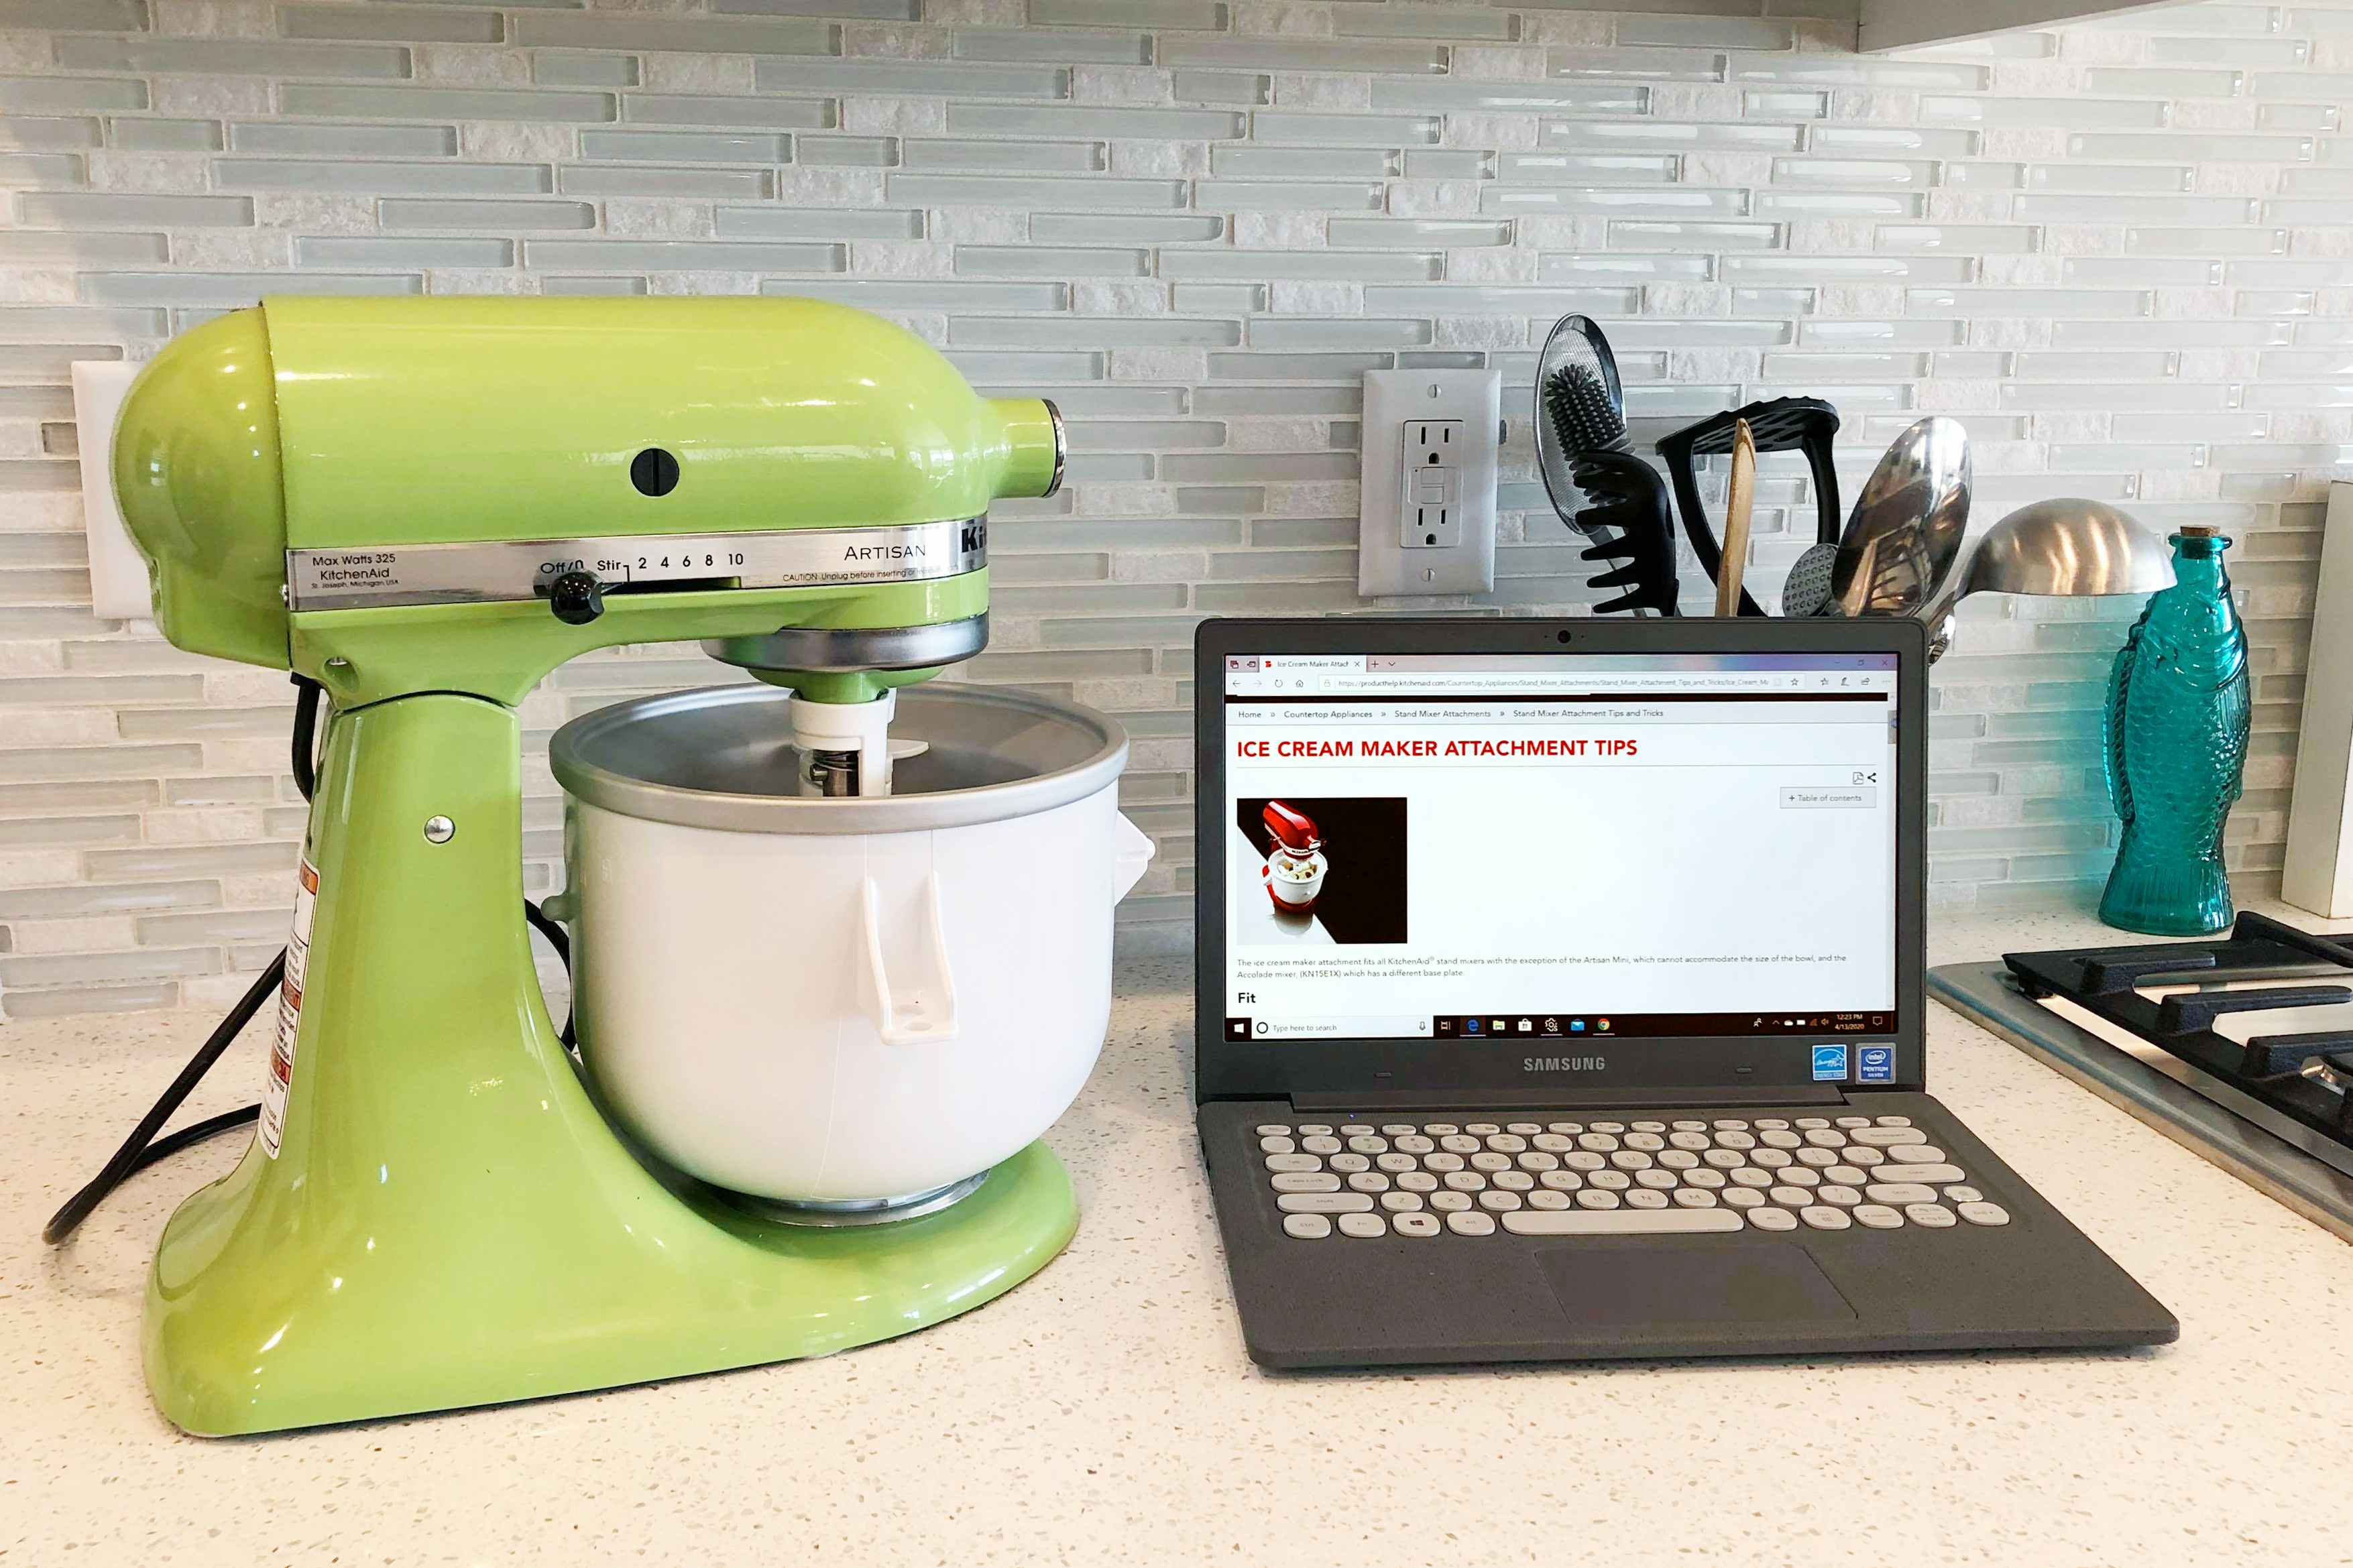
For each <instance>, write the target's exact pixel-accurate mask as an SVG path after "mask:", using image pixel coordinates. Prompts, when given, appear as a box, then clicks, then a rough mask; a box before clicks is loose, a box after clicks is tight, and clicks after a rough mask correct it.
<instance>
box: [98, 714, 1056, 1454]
mask: <svg viewBox="0 0 2353 1568" xmlns="http://www.w3.org/2000/svg"><path fill="white" fill-rule="evenodd" d="M516 739H517V725H516V719H515V715H514V714H513V713H512V711H510V710H507V709H504V708H502V707H500V706H499V705H497V704H495V703H491V702H486V701H482V700H477V699H474V698H469V697H459V696H453V695H448V694H440V693H437V694H432V695H426V696H417V697H406V698H401V699H397V700H393V701H388V702H382V703H376V704H372V705H370V706H367V707H363V708H357V709H353V710H348V711H343V712H339V713H338V714H337V715H336V716H335V719H334V722H333V725H332V730H331V731H330V734H329V738H328V746H327V757H326V760H325V763H323V764H322V767H321V770H320V788H319V791H318V796H317V803H316V805H315V806H314V809H313V814H312V827H311V840H310V842H309V844H308V845H307V846H306V858H307V859H308V860H309V861H310V863H311V865H312V866H313V867H315V868H316V870H317V883H318V904H317V912H316V916H315V921H314V923H313V926H312V934H311V944H310V948H309V952H308V960H307V964H306V973H305V976H304V979H303V982H302V985H301V992H302V994H301V995H300V997H299V999H296V1000H295V1001H294V1007H295V1011H296V1016H297V1017H298V1018H299V1023H298V1025H297V1038H296V1044H297V1046H298V1047H299V1048H298V1049H296V1050H295V1051H294V1052H293V1055H292V1061H291V1070H290V1074H289V1075H288V1082H287V1088H286V1100H285V1112H284V1118H283V1122H282V1131H281V1133H280V1141H279V1147H278V1149H277V1152H276V1153H275V1154H274V1155H273V1154H272V1153H271V1152H269V1150H268V1149H267V1148H265V1147H264V1145H263V1143H262V1142H261V1141H260V1140H259V1139H257V1140H256V1141H255V1142H254V1144H253V1145H252V1146H251V1147H250V1148H248V1150H247V1151H246V1154H245V1158H244V1160H243V1161H242V1162H241V1163H239V1164H238V1165H237V1169H236V1170H235V1171H233V1172H232V1173H230V1174H229V1175H228V1176H227V1177H226V1178H224V1179H223V1180H221V1181H219V1182H216V1183H214V1184H212V1185H210V1186H208V1187H206V1188H204V1189H202V1190H201V1191H199V1192H197V1193H196V1194H195V1195H193V1196H192V1197H190V1198H189V1199H188V1200H187V1201H186V1202H185V1203H184V1204H182V1205H180V1207H179V1209H178V1210H177V1212H175V1213H174V1215H172V1218H171V1220H170V1222H169V1223H168V1224H167V1225H166V1226H165V1227H164V1237H163V1240H162V1242H161V1244H160V1245H159V1246H158V1247H157V1249H156V1255H155V1263H154V1268H153V1271H152V1272H151V1274H150V1276H149V1279H148V1290H147V1304H146V1321H145V1328H144V1334H143V1341H144V1349H145V1360H146V1369H147V1384H148V1387H149V1389H150V1391H151V1392H152V1393H153V1395H154V1398H155V1403H156V1405H157V1406H158V1407H159V1408H160V1409H161V1410H162V1411H163V1413H164V1415H166V1416H167V1417H169V1418H170V1419H171V1420H172V1421H173V1422H174V1424H176V1425H178V1426H181V1427H183V1428H185V1429H186V1430H188V1431H190V1432H194V1433H198V1434H202V1435H206V1436H222V1435H228V1434H237V1433H253V1432H269V1431H276V1430H280V1429H284V1428H287V1427H296V1426H321V1425H325V1424H328V1423H332V1422H342V1421H360V1420H367V1419H371V1418H375V1417H380V1416H387V1415H407V1414H411V1413H416V1412H420V1411H428V1410H448V1409H457V1408H460V1407H463V1406H468V1405H495V1404H501V1403H504V1402H506V1401H510V1400H518V1399H536V1398H542V1397H544V1396H546V1395H549V1394H571V1393H577V1392H581V1391H584V1390H588V1389H600V1388H614V1387H619V1386H622V1385H625V1384H634V1383H649V1382H654V1381H657V1380H659V1379H663V1378H670V1377H680V1376H686V1375H690V1374H694V1373H708V1372H719V1371H724V1370H727V1369H730V1368H734V1367H745V1366H754V1365H758V1364H760V1363H765V1362H774V1361H788V1360H793V1359H796V1358H798V1357H801V1356H810V1355H824V1354H828V1353H830V1352H835V1351H841V1350H848V1349H849V1348H851V1347H853V1346H857V1345H861V1344H869V1343H871V1342H875V1341H877V1340H884V1339H889V1338H892V1336H894V1335H898V1334H903V1333H907V1332H910V1331H913V1330H915V1329H920V1328H924V1327H928V1326H929V1325H931V1324H933V1323H936V1322H939V1321H943V1320H944V1319H947V1318H951V1317H954V1316H955V1315H956V1314H957V1313H960V1312H964V1311H966V1310H970V1309H971V1308H974V1307H976V1306H979V1305H981V1304H982V1303H983V1302H986V1301H988V1300H993V1299H994V1298H996V1297H997V1296H999V1295H1002V1294H1003V1293H1004V1292H1005V1291H1007V1290H1008V1289H1012V1287H1013V1286H1015V1285H1017V1284H1018V1283H1019V1282H1020V1281H1021V1280H1023V1279H1027V1278H1029V1276H1030V1275H1031V1274H1034V1273H1036V1272H1037V1271H1038V1270H1039V1268H1043V1267H1044V1266H1045V1265H1046V1264H1047V1263H1048V1262H1050V1260H1051V1259H1052V1258H1053V1257H1054V1256H1055V1254H1057V1253H1058V1252H1060V1250H1061V1249H1062V1247H1063V1246H1064V1245H1065V1244H1066V1243H1067V1242H1068V1241H1069V1240H1070V1238H1071V1234H1072V1233H1073V1231H1074V1230H1075V1229H1076V1228H1077V1225H1078V1206H1077V1204H1076V1201H1075V1199H1074V1198H1073V1196H1072V1194H1071V1183H1070V1178H1069V1176H1068V1175H1067V1174H1066V1173H1064V1171H1063V1169H1062V1167H1061V1164H1060V1162H1058V1161H1057V1160H1056V1159H1055V1158H1054V1156H1053V1154H1052V1153H1051V1152H1049V1151H1048V1150H1047V1148H1046V1146H1045V1145H1044V1144H1042V1143H1032V1144H1031V1145H1029V1147H1028V1148H1027V1149H1024V1150H1023V1151H1021V1152H1019V1153H1018V1154H1016V1155H1014V1156H1013V1157H1012V1158H1011V1159H1009V1160H1008V1161H1006V1162H1005V1163H1002V1164H1000V1165H998V1166H997V1167H996V1169H995V1170H993V1171H991V1172H989V1173H987V1180H986V1181H985V1182H982V1183H980V1184H979V1185H978V1186H977V1187H976V1189H975V1190H973V1191H972V1192H971V1193H970V1194H969V1195H967V1196H964V1197H963V1198H962V1200H961V1201H958V1202H955V1203H954V1204H953V1205H951V1206H947V1207H944V1208H941V1209H939V1210H937V1211H936V1212H934V1213H929V1214H923V1215H917V1216H915V1217H902V1218H900V1219H899V1220H898V1221H897V1223H894V1224H891V1225H871V1226H839V1227H814V1226H805V1225H786V1224H780V1223H778V1222H776V1220H773V1219H769V1218H765V1217H761V1216H759V1215H753V1214H749V1213H746V1212H744V1210H743V1209H741V1208H739V1207H737V1206H736V1205H733V1204H730V1203H727V1202H724V1201H722V1200H720V1199H718V1198H716V1197H714V1196H712V1195H709V1194H705V1193H702V1192H681V1191H676V1190H673V1189H672V1188H671V1187H670V1185H667V1184H664V1183H663V1182H662V1181H660V1180H659V1179H658V1178H657V1177H656V1176H655V1175H654V1174H652V1173H650V1172H649V1171H648V1169H647V1168H646V1166H645V1165H643V1164H642V1163H639V1162H638V1159H637V1158H636V1157H635V1156H634V1155H633V1154H632V1153H631V1152H629V1150H628V1147H627V1146H626V1145H625V1144H624V1142H622V1140H621V1139H620V1138H619V1137H618V1136H617V1134H616V1133H615V1132H614V1131H613V1129H612V1128H611V1127H610V1126H609V1125H608V1124H607V1122H606V1121H605V1119H604V1118H603V1117H602V1116H601V1115H600V1114H599V1113H598V1112H597V1110H596V1106H595V1105H594V1103H593V1102H592V1101H591V1100H590V1098H589V1095H588V1093H587V1091H586V1088H585V1087H584V1086H583V1084H582V1083H581V1081H580V1078H579V1076H578V1074H577V1072H576V1071H575V1068H573V1065H572V1062H571V1058H569V1057H568V1056H567V1055H566V1054H565V1050H564V1048H563V1047H562V1046H561V1045H560V1044H559V1043H558V1041H557V1039H556V1035H555V1026H554V1023H553V1022H552V1021H551V1020H550V1019H549V1017H548V1016H547V1009H546V1006H545V1005H544V1003H543V1000H542V999H541V997H540V994H539V986H538V983H537V981H536V979H535V978H534V977H533V972H532V967H531V960H530V951H529V947H528V939H527V937H526V935H525V933H524V930H523V926H522V921H521V920H520V918H519V917H518V914H517V911H518V910H520V909H521V907H522V865H521V857H520V853H519V849H520V838H519V835H520V832H521V821H520V816H521V807H522V791H521V776H520V763H519V761H518V757H517V751H516ZM436 816H441V817H446V818H448V820H449V821H450V822H451V823H453V824H454V825H455V829H454V832H453V833H450V834H446V835H444V836H442V837H440V838H439V839H438V840H436V839H434V838H429V837H427V836H426V835H425V834H424V833H422V832H420V831H419V830H418V829H419V825H420V824H423V823H425V822H426V821H427V820H428V819H429V818H433V817H436Z"/></svg>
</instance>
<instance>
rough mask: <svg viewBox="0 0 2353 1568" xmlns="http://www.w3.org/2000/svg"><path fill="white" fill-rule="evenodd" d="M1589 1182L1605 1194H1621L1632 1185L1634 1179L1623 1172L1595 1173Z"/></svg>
mask: <svg viewBox="0 0 2353 1568" xmlns="http://www.w3.org/2000/svg"><path fill="white" fill-rule="evenodd" d="M1589 1180H1590V1182H1591V1184H1593V1185H1594V1186H1596V1187H1599V1189H1601V1190H1602V1191H1603V1192H1605V1193H1622V1192H1624V1191H1625V1190H1626V1189H1627V1188H1629V1187H1630V1186H1632V1185H1633V1184H1634V1178H1633V1177H1631V1176H1630V1175H1628V1174H1627V1173H1625V1172H1623V1171H1596V1172H1594V1173H1593V1174H1592V1176H1591V1177H1590V1178H1589Z"/></svg>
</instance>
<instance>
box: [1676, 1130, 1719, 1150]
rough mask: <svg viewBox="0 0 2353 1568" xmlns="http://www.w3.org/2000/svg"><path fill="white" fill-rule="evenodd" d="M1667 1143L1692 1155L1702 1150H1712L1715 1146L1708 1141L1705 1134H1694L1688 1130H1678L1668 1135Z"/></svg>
mask: <svg viewBox="0 0 2353 1568" xmlns="http://www.w3.org/2000/svg"><path fill="white" fill-rule="evenodd" d="M1667 1142H1670V1143H1672V1144H1673V1145H1674V1146H1675V1147H1676V1148H1678V1149H1689V1150H1691V1151H1692V1152H1694V1153H1696V1152H1699V1151H1700V1150H1702V1149H1712V1148H1714V1147H1715V1144H1714V1143H1713V1142H1710V1141H1709V1139H1708V1135H1707V1134H1706V1133H1704V1132H1694V1131H1690V1130H1688V1129H1678V1130H1677V1131H1672V1132H1670V1133H1668V1134H1667Z"/></svg>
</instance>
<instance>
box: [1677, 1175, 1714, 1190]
mask: <svg viewBox="0 0 2353 1568" xmlns="http://www.w3.org/2000/svg"><path fill="white" fill-rule="evenodd" d="M1683 1185H1685V1186H1687V1187H1705V1188H1710V1189H1713V1188H1715V1187H1720V1186H1722V1185H1724V1173H1723V1172H1722V1171H1685V1172H1684V1173H1683Z"/></svg>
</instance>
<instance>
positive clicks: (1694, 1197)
mask: <svg viewBox="0 0 2353 1568" xmlns="http://www.w3.org/2000/svg"><path fill="white" fill-rule="evenodd" d="M1673 1196H1674V1200H1675V1206H1676V1207H1678V1208H1687V1209H1712V1208H1714V1207H1715V1204H1716V1199H1715V1194H1714V1193H1711V1192H1709V1191H1707V1190H1706V1189H1705V1188H1704V1187H1677V1188H1676V1189H1675V1190H1674V1194H1673Z"/></svg>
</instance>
